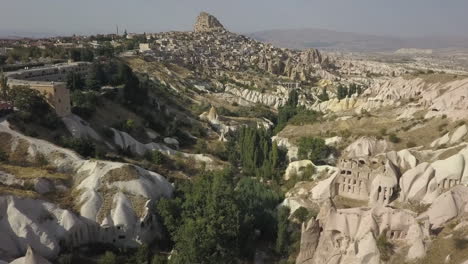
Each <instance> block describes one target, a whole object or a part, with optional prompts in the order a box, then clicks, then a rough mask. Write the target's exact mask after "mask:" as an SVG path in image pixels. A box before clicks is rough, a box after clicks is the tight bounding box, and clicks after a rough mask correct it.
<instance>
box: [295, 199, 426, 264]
mask: <svg viewBox="0 0 468 264" xmlns="http://www.w3.org/2000/svg"><path fill="white" fill-rule="evenodd" d="M318 219H319V221H320V225H321V226H322V229H323V231H322V232H321V233H320V238H319V242H318V244H317V247H316V248H315V249H314V245H315V244H314V243H309V245H311V248H308V247H304V246H302V245H301V252H300V253H299V256H301V258H299V260H301V261H302V260H305V257H307V260H305V261H302V262H297V263H307V264H319V263H337V264H345V263H356V264H358V263H376V264H379V263H380V252H379V249H378V247H377V243H376V240H375V238H374V234H375V236H380V235H385V236H387V239H389V240H390V241H394V242H396V241H399V240H406V241H413V242H414V243H415V244H419V245H420V244H421V243H423V241H424V239H427V238H428V237H429V233H428V232H427V231H425V230H423V229H422V228H421V227H420V225H419V223H418V221H417V220H416V218H415V214H413V213H410V212H408V211H405V210H399V209H392V208H388V207H380V206H379V207H373V208H351V209H338V210H337V209H335V208H334V207H329V209H328V213H324V212H322V211H321V212H320V214H319V217H318ZM309 230H310V229H309ZM309 230H308V229H307V228H305V229H303V236H304V239H305V240H306V239H310V238H311V234H310V232H309ZM384 231H385V232H384ZM309 252H314V253H313V256H310V255H311V254H310V253H309ZM420 253H421V252H418V248H417V246H415V247H414V248H413V250H412V252H411V257H413V256H415V255H420Z"/></svg>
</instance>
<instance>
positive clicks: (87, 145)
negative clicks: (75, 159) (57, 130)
mask: <svg viewBox="0 0 468 264" xmlns="http://www.w3.org/2000/svg"><path fill="white" fill-rule="evenodd" d="M61 144H62V146H63V147H66V148H70V149H73V150H74V151H76V152H78V154H80V155H81V156H83V157H94V156H95V154H96V153H95V152H96V146H95V145H94V143H93V141H92V140H91V139H89V138H67V137H62V138H61Z"/></svg>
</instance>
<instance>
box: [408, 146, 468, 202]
mask: <svg viewBox="0 0 468 264" xmlns="http://www.w3.org/2000/svg"><path fill="white" fill-rule="evenodd" d="M467 164H468V148H465V149H463V150H461V151H460V152H459V153H458V154H455V155H453V156H451V157H449V158H447V159H445V160H437V161H435V162H433V163H427V162H424V163H421V164H419V165H418V166H416V167H415V168H413V169H410V170H408V171H407V172H406V173H404V174H403V176H402V177H401V179H400V188H401V191H400V197H399V198H400V200H401V201H414V202H422V203H426V204H430V203H432V202H433V201H434V200H435V199H436V198H437V197H438V196H439V195H440V194H441V193H443V192H445V191H447V190H449V189H451V188H452V187H454V186H456V185H460V184H463V185H468V170H467V169H466V166H467Z"/></svg>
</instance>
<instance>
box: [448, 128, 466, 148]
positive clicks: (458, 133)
mask: <svg viewBox="0 0 468 264" xmlns="http://www.w3.org/2000/svg"><path fill="white" fill-rule="evenodd" d="M466 134H468V127H467V126H466V125H462V126H460V127H458V128H457V129H456V130H455V132H453V134H452V136H451V137H450V144H455V143H459V142H460V141H461V140H462V139H463V137H465V135H466Z"/></svg>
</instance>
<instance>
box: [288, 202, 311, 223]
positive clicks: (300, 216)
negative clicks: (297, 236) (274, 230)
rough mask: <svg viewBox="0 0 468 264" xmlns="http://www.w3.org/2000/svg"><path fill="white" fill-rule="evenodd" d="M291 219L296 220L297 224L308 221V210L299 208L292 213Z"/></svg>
mask: <svg viewBox="0 0 468 264" xmlns="http://www.w3.org/2000/svg"><path fill="white" fill-rule="evenodd" d="M292 217H293V218H295V219H297V220H298V221H299V222H301V223H302V222H306V221H308V220H309V218H310V216H309V210H307V209H306V208H305V207H302V206H301V207H299V208H298V209H297V210H296V211H294V213H293V215H292Z"/></svg>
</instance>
